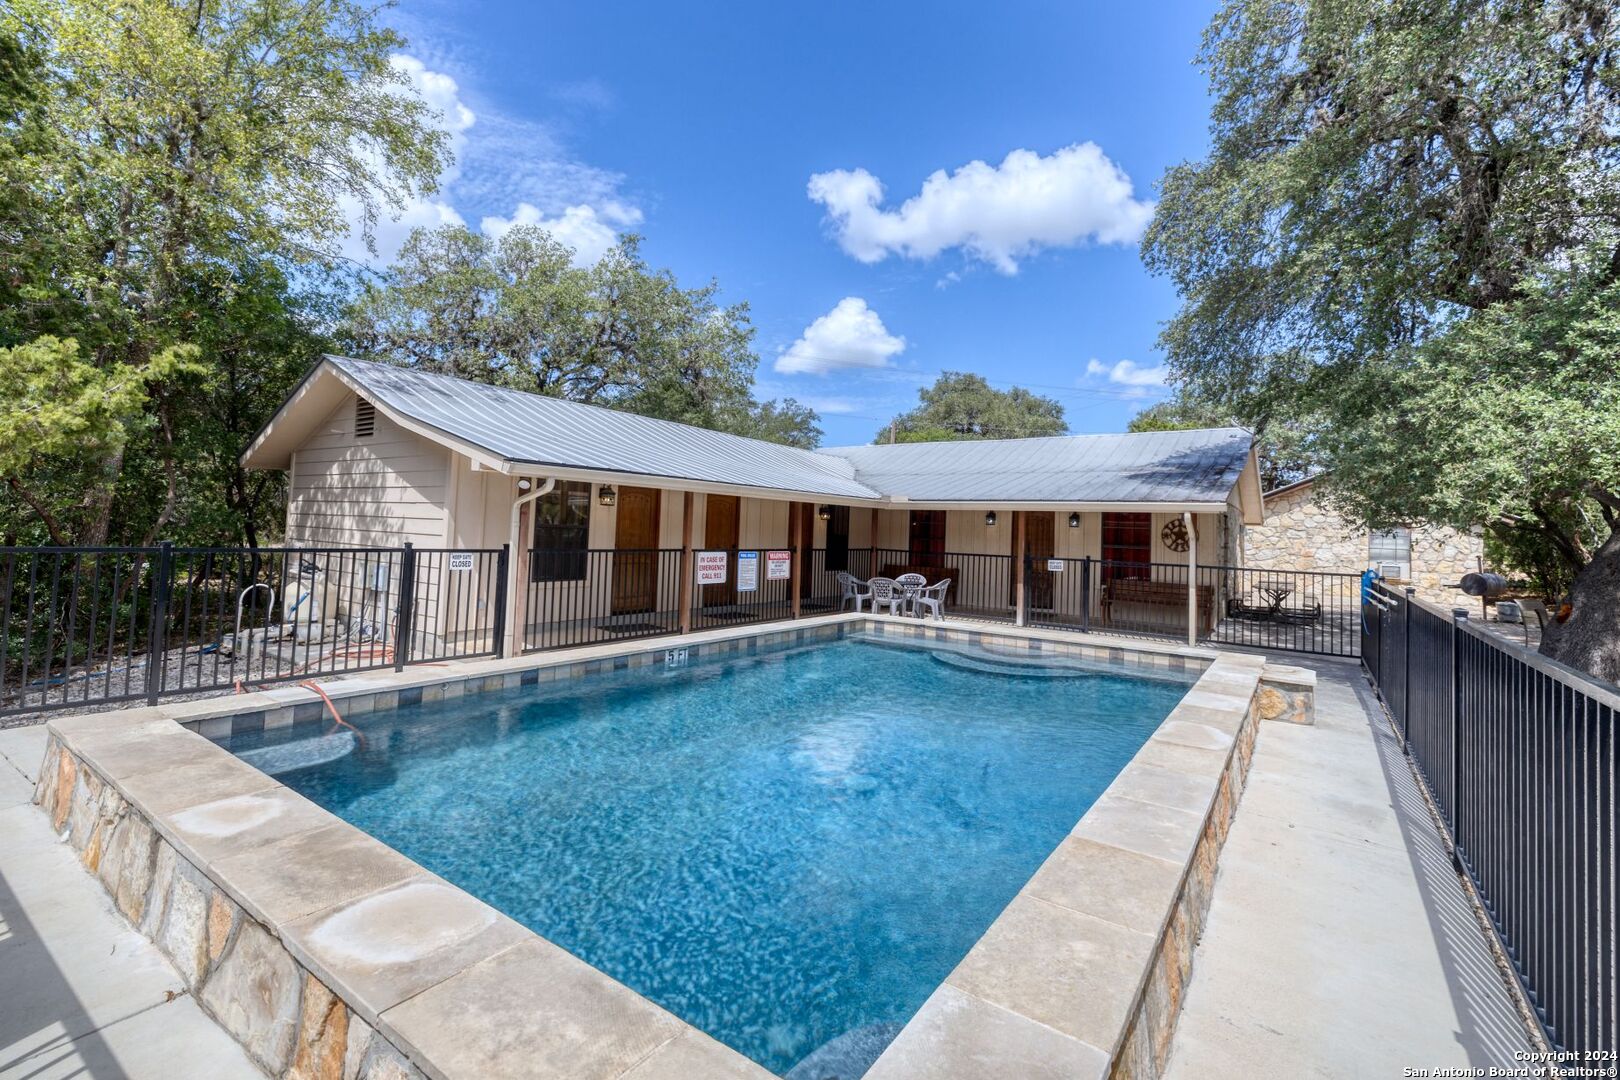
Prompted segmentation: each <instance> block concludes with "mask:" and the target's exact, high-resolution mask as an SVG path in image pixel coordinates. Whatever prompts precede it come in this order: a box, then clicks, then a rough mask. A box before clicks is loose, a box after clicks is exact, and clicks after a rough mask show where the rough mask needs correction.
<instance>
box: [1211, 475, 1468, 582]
mask: <svg viewBox="0 0 1620 1080" xmlns="http://www.w3.org/2000/svg"><path fill="white" fill-rule="evenodd" d="M1265 518H1266V520H1265V524H1264V525H1249V526H1247V527H1246V528H1245V530H1244V534H1243V565H1244V566H1245V567H1252V568H1255V569H1259V570H1323V571H1330V572H1333V573H1341V574H1359V573H1361V572H1362V571H1363V570H1365V569H1367V566H1368V558H1367V544H1368V541H1369V540H1370V539H1371V535H1370V534H1369V532H1368V531H1367V530H1366V529H1361V528H1357V527H1354V526H1352V525H1350V524H1349V523H1348V522H1346V521H1345V520H1344V519H1343V518H1342V517H1340V516H1339V515H1337V514H1335V513H1333V512H1332V511H1331V510H1328V509H1327V508H1325V507H1323V506H1322V505H1321V504H1319V503H1318V502H1317V501H1316V494H1315V485H1313V484H1302V485H1300V486H1299V487H1296V488H1291V489H1289V490H1286V491H1283V492H1280V493H1279V494H1276V495H1268V496H1266V513H1265ZM1484 551H1485V547H1484V541H1483V540H1481V539H1480V538H1479V537H1477V536H1470V535H1468V534H1467V533H1461V532H1458V531H1457V530H1456V529H1442V528H1435V527H1432V526H1420V527H1417V528H1414V529H1413V530H1412V579H1411V580H1410V581H1408V582H1401V583H1398V584H1410V585H1411V586H1413V587H1414V588H1415V589H1417V593H1418V596H1419V597H1421V598H1422V599H1424V600H1428V601H1429V602H1431V603H1436V604H1440V605H1443V606H1445V607H1450V606H1451V605H1453V604H1455V603H1457V601H1458V598H1459V597H1460V596H1461V594H1460V593H1459V592H1457V590H1456V589H1453V588H1451V587H1450V586H1452V585H1455V584H1456V583H1457V581H1458V580H1459V579H1460V578H1461V577H1462V576H1463V575H1464V574H1468V573H1472V572H1473V571H1475V570H1478V569H1479V559H1480V557H1481V556H1482V555H1483V554H1484Z"/></svg>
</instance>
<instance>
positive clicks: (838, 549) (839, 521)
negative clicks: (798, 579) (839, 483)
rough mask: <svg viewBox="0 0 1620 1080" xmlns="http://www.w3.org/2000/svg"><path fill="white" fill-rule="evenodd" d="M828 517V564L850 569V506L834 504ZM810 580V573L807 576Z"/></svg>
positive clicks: (833, 566)
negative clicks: (830, 515)
mask: <svg viewBox="0 0 1620 1080" xmlns="http://www.w3.org/2000/svg"><path fill="white" fill-rule="evenodd" d="M831 509H832V517H830V518H828V519H827V566H826V569H827V570H828V571H829V572H831V571H834V570H848V569H849V507H847V506H834V507H832V508H831ZM805 579H806V580H807V581H808V580H809V575H806V576H805Z"/></svg>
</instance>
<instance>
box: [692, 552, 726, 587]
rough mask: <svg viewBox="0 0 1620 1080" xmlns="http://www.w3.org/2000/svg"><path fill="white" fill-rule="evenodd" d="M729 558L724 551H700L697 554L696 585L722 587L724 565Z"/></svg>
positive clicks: (724, 577) (724, 575) (723, 582)
mask: <svg viewBox="0 0 1620 1080" xmlns="http://www.w3.org/2000/svg"><path fill="white" fill-rule="evenodd" d="M730 561H731V557H730V556H729V555H728V554H727V553H726V552H724V551H700V552H698V553H697V583H698V584H699V585H724V584H725V583H726V564H727V563H728V562H730Z"/></svg>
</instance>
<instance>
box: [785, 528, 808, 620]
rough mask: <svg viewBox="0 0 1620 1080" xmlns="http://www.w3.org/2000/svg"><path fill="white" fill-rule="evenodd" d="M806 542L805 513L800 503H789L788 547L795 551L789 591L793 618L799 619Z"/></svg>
mask: <svg viewBox="0 0 1620 1080" xmlns="http://www.w3.org/2000/svg"><path fill="white" fill-rule="evenodd" d="M805 546H806V545H805V542H804V511H803V506H802V504H800V503H796V502H790V503H788V547H790V548H792V549H793V558H792V560H791V561H790V562H789V563H788V591H789V592H790V593H791V594H792V606H791V608H790V609H789V610H791V611H792V613H793V617H794V618H795V619H797V618H798V617H799V614H800V611H799V583H800V582H802V581H803V580H804V559H805V556H806V554H808V553H807V552H806V551H805V550H804V549H805Z"/></svg>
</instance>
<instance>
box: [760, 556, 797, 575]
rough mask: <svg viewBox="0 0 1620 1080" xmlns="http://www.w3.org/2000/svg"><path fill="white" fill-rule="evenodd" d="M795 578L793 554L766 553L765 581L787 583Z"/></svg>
mask: <svg viewBox="0 0 1620 1080" xmlns="http://www.w3.org/2000/svg"><path fill="white" fill-rule="evenodd" d="M792 576H793V552H791V551H767V552H766V553H765V580H766V581H786V580H787V579H788V578H790V577H792Z"/></svg>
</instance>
